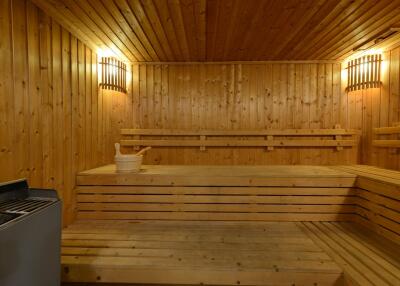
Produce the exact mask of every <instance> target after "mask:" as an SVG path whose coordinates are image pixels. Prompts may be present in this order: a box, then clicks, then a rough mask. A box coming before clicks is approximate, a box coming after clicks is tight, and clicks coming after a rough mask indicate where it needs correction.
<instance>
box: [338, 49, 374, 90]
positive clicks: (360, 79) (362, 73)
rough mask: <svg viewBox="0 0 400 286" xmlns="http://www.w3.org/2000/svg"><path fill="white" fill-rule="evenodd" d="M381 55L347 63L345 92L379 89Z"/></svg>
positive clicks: (368, 56)
mask: <svg viewBox="0 0 400 286" xmlns="http://www.w3.org/2000/svg"><path fill="white" fill-rule="evenodd" d="M381 63H382V55H381V54H375V55H365V56H362V57H360V58H357V59H354V60H350V61H349V62H348V63H347V88H346V90H347V91H353V90H360V89H366V88H374V87H380V85H381Z"/></svg>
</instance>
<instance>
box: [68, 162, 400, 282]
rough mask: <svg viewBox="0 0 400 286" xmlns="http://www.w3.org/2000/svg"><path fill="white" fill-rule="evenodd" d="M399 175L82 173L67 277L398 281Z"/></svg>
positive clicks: (354, 169)
mask: <svg viewBox="0 0 400 286" xmlns="http://www.w3.org/2000/svg"><path fill="white" fill-rule="evenodd" d="M367 168H368V172H367V171H366V169H367ZM391 172H392V171H388V172H386V170H381V169H377V168H371V167H366V166H336V167H321V166H144V169H143V170H142V172H141V173H139V174H117V173H115V169H114V166H112V165H109V166H104V167H100V168H96V169H93V170H89V171H85V172H82V173H80V174H79V175H78V177H77V184H78V187H77V189H76V192H77V220H76V222H75V223H74V224H72V225H70V226H69V227H68V228H67V229H65V230H64V232H63V249H62V253H63V256H62V263H63V280H64V281H65V282H102V283H107V282H109V283H111V282H114V283H142V284H143V283H167V284H197V285H198V284H201V283H203V284H209V285H238V284H240V285H345V284H344V283H348V284H351V285H397V284H393V282H396V283H397V282H398V281H399V282H400V280H399V272H398V271H399V269H400V267H399V265H400V262H399V258H398V257H399V256H395V255H394V253H396V251H391V248H393V249H395V250H396V249H397V248H396V245H397V244H395V243H398V242H399V241H400V239H398V232H397V230H398V228H396V225H398V221H399V220H396V218H398V214H399V212H400V207H399V205H398V204H399V199H400V195H399V192H398V191H396V190H395V188H397V187H396V186H395V184H397V181H396V180H397V179H396V178H400V175H399V174H400V173H398V172H393V173H391ZM365 173H368V176H367V175H365ZM378 173H379V174H378ZM383 174H385V175H383ZM382 184H384V185H382ZM387 186H390V188H387ZM277 221H279V223H278V222H277ZM355 223H357V224H355ZM365 226H367V227H369V228H371V229H373V230H375V231H377V232H379V233H380V234H382V235H385V236H386V237H387V238H389V239H391V240H392V241H387V242H386V241H385V238H383V237H381V236H378V237H377V236H376V235H370V234H369V233H368V230H367V229H366V228H365ZM392 227H393V228H392ZM381 241H382V242H383V243H384V244H383V245H381V244H380V242H381ZM367 258H368V259H367ZM374 267H375V268H374ZM375 269H378V270H379V272H377V270H375ZM382 269H383V270H382ZM381 270H382V271H381ZM368 271H372V272H373V274H370V273H369V272H368ZM372 272H371V273H372ZM366 281H367V282H368V283H369V284H368V283H367V284H365V282H366ZM399 285H400V284H399Z"/></svg>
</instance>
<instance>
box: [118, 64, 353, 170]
mask: <svg viewBox="0 0 400 286" xmlns="http://www.w3.org/2000/svg"><path fill="white" fill-rule="evenodd" d="M133 77H134V78H136V80H135V81H134V84H133V87H132V89H133V128H140V129H186V130H199V129H209V130H243V129H247V130H264V129H310V128H311V129H315V128H333V127H334V126H335V125H336V124H340V126H341V128H347V126H349V125H350V124H348V105H349V103H348V99H347V94H346V93H344V92H343V93H342V90H341V80H340V78H341V66H340V64H339V63H259V64H250V63H249V64H245V63H241V64H234V63H216V64H210V63H208V64H206V65H205V64H169V65H168V64H139V65H135V66H134V67H133ZM135 82H136V83H137V84H135ZM354 111H355V110H354ZM352 112H353V111H352ZM353 116H354V115H353ZM124 128H129V124H126V125H124ZM355 162H357V150H356V149H354V150H351V149H350V150H342V151H340V152H337V151H336V150H332V149H318V148H317V149H316V148H308V147H305V148H289V149H284V150H282V149H281V150H279V149H277V150H274V151H273V152H266V151H265V150H260V149H259V148H258V149H257V148H252V147H243V148H234V149H232V148H207V150H206V151H205V152H201V151H200V150H198V148H197V149H196V148H174V147H168V148H157V149H153V150H151V151H150V152H149V153H148V154H147V155H146V156H145V163H151V164H158V163H160V164H322V165H326V164H338V163H355Z"/></svg>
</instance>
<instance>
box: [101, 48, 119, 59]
mask: <svg viewBox="0 0 400 286" xmlns="http://www.w3.org/2000/svg"><path fill="white" fill-rule="evenodd" d="M97 55H98V57H99V59H101V58H104V57H114V58H117V55H116V54H115V53H114V52H113V51H112V50H111V49H107V48H106V49H100V48H99V49H98V50H97Z"/></svg>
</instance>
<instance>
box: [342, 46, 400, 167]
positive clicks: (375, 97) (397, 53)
mask: <svg viewBox="0 0 400 286" xmlns="http://www.w3.org/2000/svg"><path fill="white" fill-rule="evenodd" d="M382 59H383V62H382V71H381V80H382V86H381V87H380V88H371V89H366V90H362V91H357V92H354V91H353V92H349V93H348V94H349V96H357V97H358V98H360V99H362V109H360V108H359V109H358V110H357V112H358V115H359V116H362V132H363V134H362V135H363V136H362V148H361V153H362V156H361V162H362V163H363V164H369V165H374V166H379V167H383V168H390V169H396V170H400V152H399V149H394V148H378V147H374V146H372V140H373V139H374V135H373V128H376V127H386V126H397V125H398V124H399V122H400V47H397V48H394V49H392V50H390V51H387V52H385V53H384V54H383V57H382ZM379 138H380V139H385V136H380V137H379ZM386 139H397V138H395V137H387V138H386Z"/></svg>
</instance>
